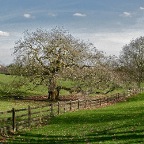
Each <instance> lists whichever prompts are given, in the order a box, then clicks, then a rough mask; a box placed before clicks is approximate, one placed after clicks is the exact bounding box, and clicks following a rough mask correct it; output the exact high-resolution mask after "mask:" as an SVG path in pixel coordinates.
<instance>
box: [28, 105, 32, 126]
mask: <svg viewBox="0 0 144 144" xmlns="http://www.w3.org/2000/svg"><path fill="white" fill-rule="evenodd" d="M28 127H29V128H30V127H31V107H30V106H28Z"/></svg>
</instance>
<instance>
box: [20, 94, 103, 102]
mask: <svg viewBox="0 0 144 144" xmlns="http://www.w3.org/2000/svg"><path fill="white" fill-rule="evenodd" d="M102 97H104V95H96V96H84V95H77V94H75V95H74V94H72V95H61V96H59V99H58V101H70V100H72V101H75V100H78V99H79V100H85V99H88V100H90V99H91V100H92V99H98V98H102ZM23 100H30V101H47V100H48V96H29V97H25V98H23Z"/></svg>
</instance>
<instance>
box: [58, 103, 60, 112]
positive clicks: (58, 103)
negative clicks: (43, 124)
mask: <svg viewBox="0 0 144 144" xmlns="http://www.w3.org/2000/svg"><path fill="white" fill-rule="evenodd" d="M59 114H60V103H59V101H58V115H59Z"/></svg>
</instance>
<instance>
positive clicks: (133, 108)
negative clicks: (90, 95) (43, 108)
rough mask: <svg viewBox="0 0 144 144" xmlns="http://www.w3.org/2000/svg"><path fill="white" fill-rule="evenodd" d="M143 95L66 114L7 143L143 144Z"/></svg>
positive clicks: (14, 137)
mask: <svg viewBox="0 0 144 144" xmlns="http://www.w3.org/2000/svg"><path fill="white" fill-rule="evenodd" d="M143 130H144V94H139V95H137V96H135V97H133V98H130V99H129V100H128V101H127V102H121V103H118V104H115V105H111V106H108V107H105V108H100V109H96V110H83V111H77V112H69V113H65V114H63V115H60V116H57V117H55V118H53V119H52V120H51V122H49V125H47V126H44V127H41V128H35V129H32V130H30V131H29V130H28V131H25V132H22V133H18V134H16V135H15V136H13V138H12V139H11V140H9V143H49V144H55V143H58V144H66V143H67V144H79V143H87V144H91V143H94V144H135V143H137V144H140V143H141V144H143V143H144V131H143Z"/></svg>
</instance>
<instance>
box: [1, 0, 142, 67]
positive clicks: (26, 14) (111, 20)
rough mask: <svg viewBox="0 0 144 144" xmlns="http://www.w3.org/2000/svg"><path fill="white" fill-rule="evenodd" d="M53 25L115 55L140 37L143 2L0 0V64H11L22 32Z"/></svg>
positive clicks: (124, 0)
mask: <svg viewBox="0 0 144 144" xmlns="http://www.w3.org/2000/svg"><path fill="white" fill-rule="evenodd" d="M56 26H58V27H64V29H66V30H68V31H69V32H70V33H71V34H72V35H73V36H74V37H75V38H78V39H81V40H84V41H86V42H87V41H88V42H91V43H93V44H94V46H95V47H96V48H97V49H98V50H100V51H103V52H104V53H106V55H116V56H118V55H119V54H120V51H121V50H122V47H123V46H124V45H126V44H129V43H130V41H131V40H133V39H136V38H137V37H140V36H144V0H0V64H3V65H9V64H11V63H12V62H13V50H14V46H15V42H16V41H18V40H19V39H20V38H21V37H23V32H24V31H26V30H29V31H35V30H36V29H38V28H41V29H47V30H50V29H52V28H55V27H56Z"/></svg>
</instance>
